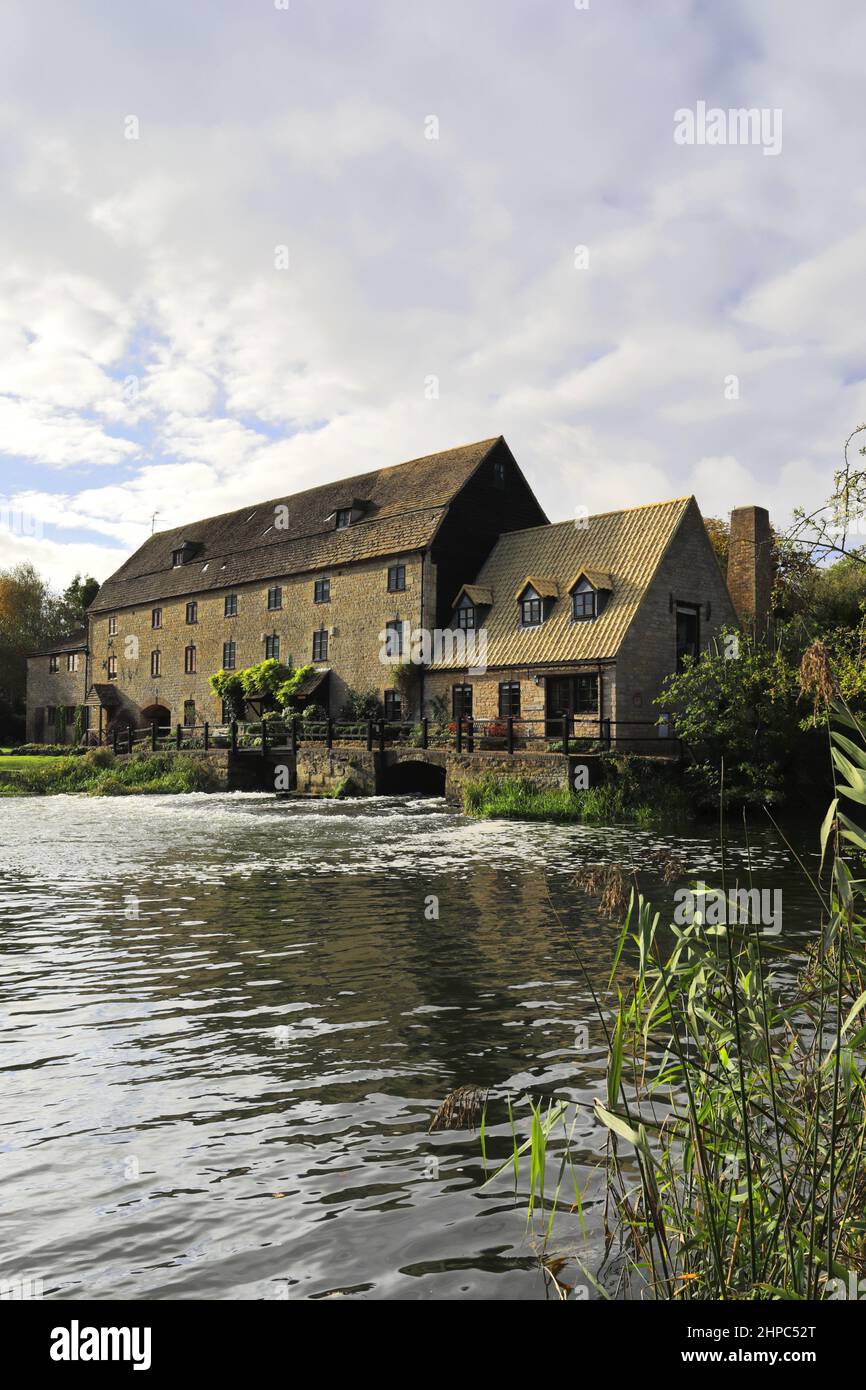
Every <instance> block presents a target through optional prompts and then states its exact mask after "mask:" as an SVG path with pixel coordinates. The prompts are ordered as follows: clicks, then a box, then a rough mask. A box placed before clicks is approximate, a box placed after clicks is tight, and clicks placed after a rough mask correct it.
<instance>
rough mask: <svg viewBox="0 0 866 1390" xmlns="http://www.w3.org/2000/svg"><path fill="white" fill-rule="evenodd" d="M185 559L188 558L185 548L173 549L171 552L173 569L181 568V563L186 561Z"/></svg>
mask: <svg viewBox="0 0 866 1390" xmlns="http://www.w3.org/2000/svg"><path fill="white" fill-rule="evenodd" d="M185 559H186V551H185V550H173V551H172V552H171V564H172V568H173V569H180V567H181V565H182V564H183V562H184V560H185Z"/></svg>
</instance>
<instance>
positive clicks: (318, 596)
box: [313, 579, 331, 603]
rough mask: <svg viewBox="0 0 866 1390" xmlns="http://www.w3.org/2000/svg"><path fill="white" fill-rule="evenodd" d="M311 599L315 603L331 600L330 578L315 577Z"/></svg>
mask: <svg viewBox="0 0 866 1390" xmlns="http://www.w3.org/2000/svg"><path fill="white" fill-rule="evenodd" d="M313 600H314V602H315V603H330V602H331V581H330V579H317V580H316V582H315V584H314V585H313Z"/></svg>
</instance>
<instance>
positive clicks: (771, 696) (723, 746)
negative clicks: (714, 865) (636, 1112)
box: [655, 634, 799, 805]
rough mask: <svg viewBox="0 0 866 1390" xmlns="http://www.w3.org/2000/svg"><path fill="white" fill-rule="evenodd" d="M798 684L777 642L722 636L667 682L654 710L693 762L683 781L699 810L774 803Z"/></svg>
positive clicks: (791, 738)
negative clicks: (721, 802)
mask: <svg viewBox="0 0 866 1390" xmlns="http://www.w3.org/2000/svg"><path fill="white" fill-rule="evenodd" d="M798 698H799V682H798V679H797V673H796V670H795V668H794V666H793V665H792V662H791V660H790V658H789V655H788V654H787V652H785V651H784V650H783V648H782V646H781V645H780V644H777V645H775V646H773V645H770V644H769V643H766V642H764V643H753V642H752V641H751V640H750V639H748V638H747V637H745V636H744V635H742V634H730V635H727V634H726V635H725V637H724V638H723V641H722V642H720V643H716V644H715V645H714V646H713V647H711V648H709V649H708V650H707V651H705V652H703V653H702V654H701V656H700V657H699V659H698V660H694V659H692V658H686V661H685V664H684V668H683V670H682V671H681V672H678V673H677V674H675V675H671V676H668V677H667V679H666V680H665V681H664V683H663V686H662V693H661V694H660V695H659V697H658V698H657V699H656V702H655V703H656V704H657V705H659V706H660V707H662V708H664V709H665V710H669V711H670V712H671V713H672V714H673V716H674V721H675V726H676V733H677V735H678V736H679V737H680V738H681V739H683V740H684V742H685V743H686V744H687V745H688V747H689V748H690V750H691V751H692V753H693V754H694V757H695V760H696V761H695V764H694V765H693V766H691V767H689V769H688V774H687V775H688V777H689V780H690V782H691V784H692V788H693V791H694V793H695V796H696V799H697V801H698V803H699V804H704V805H711V804H713V803H715V802H716V801H717V800H718V796H719V791H720V788H721V783H722V777H721V767H722V762H723V761H724V769H725V771H724V782H725V801H726V802H728V801H733V802H747V803H763V802H772V801H776V800H778V799H780V797H781V795H782V792H783V782H784V773H785V770H786V767H787V764H788V762H789V759H790V757H791V755H792V753H793V751H794V748H793V744H794V742H795V739H796V735H797V733H798V730H799V722H798V708H797V701H798Z"/></svg>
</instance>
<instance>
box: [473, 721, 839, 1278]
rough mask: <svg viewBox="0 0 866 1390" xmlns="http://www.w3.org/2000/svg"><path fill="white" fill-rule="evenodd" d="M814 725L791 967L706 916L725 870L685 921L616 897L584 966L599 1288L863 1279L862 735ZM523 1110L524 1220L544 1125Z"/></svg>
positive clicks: (755, 929) (744, 927)
mask: <svg viewBox="0 0 866 1390" xmlns="http://www.w3.org/2000/svg"><path fill="white" fill-rule="evenodd" d="M830 738H831V756H832V762H833V767H834V772H835V775H836V792H837V794H836V796H835V798H834V800H833V802H832V804H831V806H830V809H829V811H828V813H827V816H826V818H825V820H824V823H823V826H822V828H821V834H820V849H821V863H822V874H823V875H824V877H825V879H826V882H825V883H822V882H821V876H820V875H819V876H817V877H816V876H815V875H814V874H811V873H810V872H809V870H808V868H807V866H806V865H803V866H802V867H803V870H804V872H805V873H807V874H808V875H809V878H810V881H811V882H812V886H813V889H814V892H815V902H816V931H815V934H814V939H813V941H812V943H811V944H810V945H809V947H808V949H807V950H806V951H805V953H804V956H803V958H802V961H801V964H800V966H799V968H798V969H797V970H796V971H795V972H794V975H793V977H791V976H790V975H788V976H786V977H783V976H782V974H781V973H780V972H778V971H777V970H776V969H775V968H774V967H775V965H776V962H777V954H778V947H777V945H776V942H775V941H774V939H773V938H772V937H769V936H767V935H766V934H765V933H764V931H763V929H762V926H761V924H760V923H759V922H747V923H745V924H742V923H739V924H736V925H733V924H732V925H725V924H724V923H725V917H727V920H728V921H729V922H730V921H731V920H732V916H734V917H735V915H734V914H731V913H724V912H723V911H721V909H723V908H726V907H727V906H729V905H730V903H731V890H729V888H728V885H727V883H726V874H725V871H724V869H723V871H722V881H721V884H720V885H719V886H718V887H717V888H714V889H712V890H708V891H707V892H706V895H705V897H704V898H703V900H700V899H699V900H698V902H699V903H700V906H698V908H697V910H696V911H695V912H694V913H693V914H692V916H691V920H688V921H686V922H685V923H677V922H674V923H669V922H665V923H664V925H662V921H661V918H660V915H659V914H658V913H656V912H654V911H653V908H652V906H651V904H650V903H649V902H647V901H646V900H645V899H644V898H643V897H642V896H641V895H640V894H639V893H637V892H636V891H633V893H632V897H631V901H630V904H629V909H628V912H627V914H626V917H625V921H624V924H623V928H622V932H621V935H620V938H619V941H618V944H617V947H616V951H615V953H614V960H613V965H612V970H611V975H610V980H609V982H608V988H607V991H606V992H604V993H603V996H602V997H599V996H598V994H597V993H596V991H595V990H594V988H593V987H592V984H591V981H590V979H589V976H588V974H587V973H586V971H585V970H584V975H585V978H586V979H587V982H588V983H589V985H590V989H591V992H592V994H593V998H594V1000H595V1005H596V1010H597V1013H598V1017H599V1020H600V1023H601V1026H602V1028H603V1030H604V1033H605V1037H606V1039H607V1045H608V1062H607V1069H606V1090H605V1096H604V1099H603V1100H602V1099H598V1100H597V1101H596V1104H595V1109H596V1114H597V1118H598V1119H599V1121H600V1122H601V1123H602V1124H603V1125H604V1126H605V1127H606V1129H607V1132H608V1140H607V1151H606V1155H605V1158H604V1165H603V1172H604V1177H605V1180H606V1192H607V1200H606V1206H605V1223H604V1224H605V1251H606V1254H605V1257H604V1260H603V1261H602V1264H601V1266H600V1267H599V1268H598V1269H596V1270H595V1272H594V1273H592V1274H589V1271H585V1272H586V1273H587V1274H589V1277H590V1278H591V1280H592V1282H593V1283H594V1284H596V1286H597V1288H599V1290H600V1291H602V1292H604V1293H605V1294H606V1295H607V1296H611V1294H612V1293H613V1294H614V1295H615V1296H623V1297H650V1298H654V1299H676V1300H684V1299H711V1300H738V1299H755V1298H760V1299H767V1298H783V1299H825V1298H835V1297H844V1296H846V1294H845V1290H847V1289H848V1288H849V1287H850V1286H851V1282H852V1280H857V1279H858V1278H860V1277H862V1276H863V1275H864V1273H866V1164H864V1152H866V901H864V898H866V879H863V878H862V877H860V878H855V876H854V870H853V869H852V866H851V863H850V862H849V860H851V858H852V856H854V857H855V867H856V865H857V864H858V863H859V862H861V856H862V855H863V854H864V852H866V833H864V830H863V828H862V827H861V824H860V823H859V822H858V820H857V819H855V816H854V814H852V811H853V810H854V808H857V807H863V806H866V729H864V725H863V723H861V722H860V721H859V720H857V719H856V718H855V717H854V716H853V715H852V714H851V712H850V710H849V709H848V708H847V707H846V706H845V705H843V704H841V703H839V702H835V703H834V705H833V708H832V724H831V731H830ZM852 803H853V804H854V805H853V807H852ZM792 853H793V851H792ZM723 862H724V856H723ZM825 864H826V868H824V866H825ZM735 887H736V886H734V891H735ZM720 919H721V920H720ZM629 961H631V962H633V964H631V965H630V966H629V965H628V964H627V962H629ZM581 968H582V969H583V966H582V963H581ZM533 1105H534V1108H533V1123H532V1133H531V1135H530V1139H529V1141H527V1143H528V1146H529V1151H530V1153H531V1154H532V1155H533V1157H532V1159H531V1163H532V1170H531V1192H530V1196H529V1199H528V1202H527V1207H528V1217H527V1219H530V1217H531V1215H532V1211H533V1207H534V1206H535V1205H537V1203H538V1200H539V1197H540V1200H541V1202H542V1204H544V1187H543V1183H542V1184H541V1186H540V1189H539V1180H538V1177H537V1168H538V1164H539V1163H541V1164H543V1163H544V1162H545V1161H546V1159H547V1157H548V1148H549V1139H550V1126H546V1124H545V1122H544V1121H542V1120H539V1123H538V1124H537V1123H536V1105H535V1103H533ZM540 1107H541V1102H538V1103H537V1110H538V1114H539V1116H540ZM551 1114H555V1116H556V1119H557V1120H558V1119H559V1118H560V1117H561V1114H562V1111H561V1109H560V1107H559V1105H558V1103H557V1102H556V1101H548V1110H547V1112H546V1117H547V1118H549V1117H550V1115H551ZM526 1147H527V1146H526V1145H524V1146H523V1148H526ZM521 1152H522V1150H521ZM517 1153H518V1148H517V1143H516V1139H515V1157H514V1160H513V1162H514V1167H515V1179H516V1177H517V1172H518V1168H517ZM561 1162H562V1163H563V1164H565V1165H566V1167H567V1166H568V1165H570V1163H571V1156H570V1153H569V1147H568V1144H567V1143H566V1144H565V1148H564V1152H563V1154H562V1155H561ZM501 1171H502V1170H501V1169H500V1170H499V1172H501ZM532 1172H534V1173H535V1175H536V1176H535V1180H534V1181H532ZM496 1176H498V1174H494V1175H493V1177H494V1178H495V1177H496ZM492 1180H493V1178H489V1179H488V1181H492ZM533 1198H535V1201H533ZM554 1209H555V1204H554ZM552 1215H553V1212H552V1211H551V1215H550V1222H549V1223H548V1231H547V1234H548V1235H549V1231H550V1227H551V1223H552ZM840 1291H841V1292H840Z"/></svg>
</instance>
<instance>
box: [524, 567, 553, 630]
mask: <svg viewBox="0 0 866 1390" xmlns="http://www.w3.org/2000/svg"><path fill="white" fill-rule="evenodd" d="M559 592H560V591H559V581H558V580H556V579H550V578H545V577H544V576H543V575H532V574H528V575H527V576H526V578H525V579H524V581H523V584H522V585H521V587H520V588H519V589H518V590H517V593H516V594H515V598H516V599H517V613H518V626H520V627H541V625H542V623H543V622H544V621H545V620H546V619H547V618H548V617H549V616H550V610H551V608H552V607H553V605H554V604H555V603H556V600H557V599H558V598H559Z"/></svg>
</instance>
